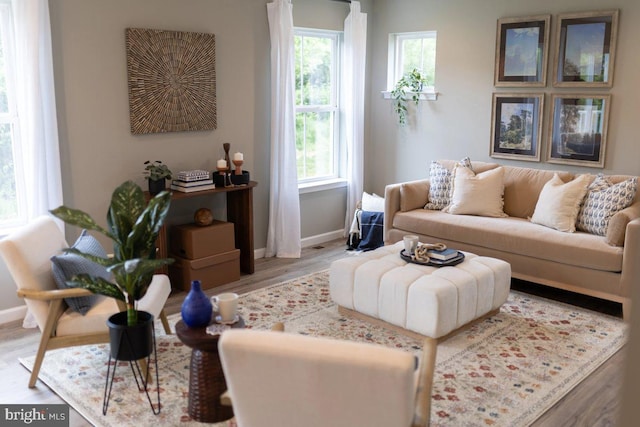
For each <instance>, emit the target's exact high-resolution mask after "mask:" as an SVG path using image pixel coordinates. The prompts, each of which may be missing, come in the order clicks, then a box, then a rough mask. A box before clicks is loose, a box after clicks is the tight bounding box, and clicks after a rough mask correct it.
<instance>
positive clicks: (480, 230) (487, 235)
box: [384, 160, 640, 318]
mask: <svg viewBox="0 0 640 427" xmlns="http://www.w3.org/2000/svg"><path fill="white" fill-rule="evenodd" d="M439 163H440V164H442V165H443V166H445V167H446V168H447V169H450V170H453V168H454V165H455V163H456V162H454V161H448V160H442V161H439ZM472 166H473V170H474V171H475V172H476V173H481V172H483V171H486V170H489V169H493V168H496V167H498V166H500V165H497V164H494V163H483V162H472ZM504 169H505V171H504V180H503V182H504V213H505V214H507V215H508V216H507V217H502V218H496V217H482V216H473V215H453V214H450V213H445V212H442V211H437V210H427V209H424V206H425V204H426V203H427V202H428V197H429V185H430V183H429V180H428V179H424V180H419V181H411V182H406V183H400V184H392V185H388V186H387V187H386V189H385V216H384V241H385V244H392V243H395V242H398V241H400V240H402V237H403V236H404V235H407V234H416V235H418V236H420V241H421V242H444V243H445V244H447V245H448V246H449V247H452V248H457V249H459V250H463V251H469V252H473V253H475V254H478V255H483V256H489V257H494V258H499V259H502V260H505V261H507V262H509V263H510V264H511V269H512V275H513V277H515V278H518V279H523V280H526V281H530V282H535V283H540V284H543V285H547V286H552V287H556V288H560V289H565V290H569V291H573V292H578V293H581V294H586V295H591V296H595V297H599V298H604V299H607V300H611V301H615V302H619V303H622V307H623V315H624V317H625V318H628V315H629V314H630V302H631V300H630V297H631V287H632V286H633V285H635V286H639V285H640V197H639V194H638V193H640V191H638V192H637V193H636V196H635V198H634V199H633V202H632V204H631V206H629V207H627V208H625V209H624V210H622V211H620V212H618V213H616V214H615V216H614V217H613V218H611V220H610V222H609V227H608V229H607V233H606V236H597V235H594V234H590V233H587V232H582V231H577V232H575V233H568V232H561V231H557V230H554V229H551V228H548V227H545V226H542V225H539V224H534V223H532V222H531V221H529V218H530V217H531V216H532V215H533V213H534V210H535V208H536V203H537V201H538V196H539V194H540V192H541V190H542V188H543V186H544V185H545V183H546V182H547V181H549V180H550V179H551V178H552V177H553V176H554V171H545V170H539V169H533V168H521V167H511V166H504ZM556 172H558V174H559V176H560V178H562V180H563V181H564V182H568V181H570V180H571V179H573V178H574V175H573V174H571V173H569V172H559V171H556ZM609 178H610V179H611V181H612V182H613V183H618V182H621V181H623V180H625V179H629V178H630V177H629V176H622V175H615V176H609Z"/></svg>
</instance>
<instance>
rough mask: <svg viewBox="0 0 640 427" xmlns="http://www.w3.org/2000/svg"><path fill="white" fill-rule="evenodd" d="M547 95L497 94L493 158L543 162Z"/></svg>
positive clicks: (494, 107) (494, 100) (492, 120)
mask: <svg viewBox="0 0 640 427" xmlns="http://www.w3.org/2000/svg"><path fill="white" fill-rule="evenodd" d="M543 104H544V94H542V93H536V94H526V93H517V94H507V93H494V94H493V106H492V109H491V153H490V154H491V157H496V158H502V159H518V160H527V161H531V162H539V161H540V142H541V136H542V111H543V110H542V108H543Z"/></svg>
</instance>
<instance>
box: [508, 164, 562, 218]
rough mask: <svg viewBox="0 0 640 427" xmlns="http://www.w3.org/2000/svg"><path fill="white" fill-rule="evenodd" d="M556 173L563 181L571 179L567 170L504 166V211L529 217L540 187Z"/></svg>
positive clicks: (519, 216)
mask: <svg viewBox="0 0 640 427" xmlns="http://www.w3.org/2000/svg"><path fill="white" fill-rule="evenodd" d="M556 173H557V174H558V176H559V177H560V178H561V179H562V180H563V181H564V182H569V181H570V180H571V179H573V175H572V174H571V173H569V172H557V171H548V170H540V169H532V168H521V167H514V166H504V213H506V214H507V215H509V216H516V217H518V218H530V217H531V215H533V211H534V210H535V208H536V203H537V202H538V197H539V196H540V192H541V191H542V187H544V185H545V184H546V183H547V182H548V181H549V180H550V179H551V178H553V175H554V174H556Z"/></svg>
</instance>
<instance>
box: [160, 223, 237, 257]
mask: <svg viewBox="0 0 640 427" xmlns="http://www.w3.org/2000/svg"><path fill="white" fill-rule="evenodd" d="M235 248H236V244H235V239H234V228H233V223H232V222H225V221H217V220H214V221H213V224H211V225H207V226H199V225H195V224H181V225H174V226H173V227H171V232H170V237H169V251H170V252H171V253H173V254H175V255H178V256H180V257H182V258H186V259H200V258H205V257H209V256H212V255H218V254H222V253H226V252H229V251H232V250H234V249H235Z"/></svg>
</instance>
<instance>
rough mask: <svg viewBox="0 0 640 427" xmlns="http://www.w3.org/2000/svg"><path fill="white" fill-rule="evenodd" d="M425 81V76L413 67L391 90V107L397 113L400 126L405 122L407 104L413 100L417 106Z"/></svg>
mask: <svg viewBox="0 0 640 427" xmlns="http://www.w3.org/2000/svg"><path fill="white" fill-rule="evenodd" d="M426 83H427V77H426V76H425V75H424V74H422V72H421V71H420V70H418V69H417V68H414V69H413V70H411V72H409V73H407V74H405V75H404V76H402V78H401V79H400V80H398V82H397V83H396V85H395V87H394V88H393V90H392V91H391V98H393V103H394V104H393V108H394V110H395V112H396V113H397V114H398V123H399V124H400V125H401V126H404V125H406V124H407V111H408V110H407V105H408V103H409V101H413V102H415V104H416V107H417V106H418V103H419V102H420V92H422V88H423V87H424V85H425V84H426Z"/></svg>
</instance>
